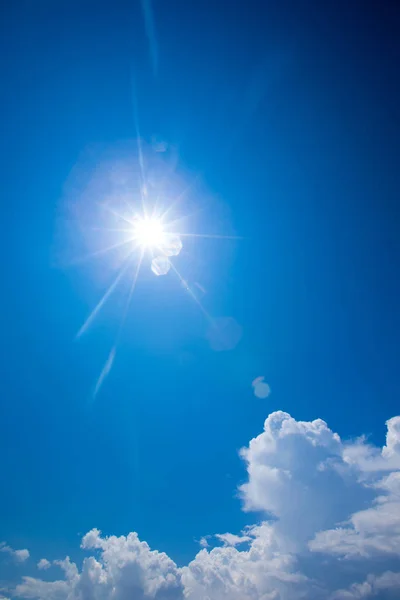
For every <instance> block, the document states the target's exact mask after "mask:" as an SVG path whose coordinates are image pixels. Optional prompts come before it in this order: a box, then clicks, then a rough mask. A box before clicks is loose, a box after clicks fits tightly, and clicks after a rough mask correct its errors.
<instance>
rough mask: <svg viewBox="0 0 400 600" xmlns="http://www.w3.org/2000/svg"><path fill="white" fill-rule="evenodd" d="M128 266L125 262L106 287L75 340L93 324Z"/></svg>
mask: <svg viewBox="0 0 400 600" xmlns="http://www.w3.org/2000/svg"><path fill="white" fill-rule="evenodd" d="M131 254H132V253H131ZM128 266H129V261H127V262H126V264H125V265H124V266H123V267H122V268H121V269H120V272H119V273H118V275H117V276H116V278H115V279H114V281H113V282H112V283H111V284H110V286H109V287H108V289H107V290H106V291H105V293H104V294H103V296H102V298H101V299H100V300H99V302H98V303H97V304H96V306H95V307H94V309H93V310H92V312H91V313H90V315H89V316H88V318H87V319H86V321H85V322H84V324H83V325H82V327H81V328H80V329H79V331H78V333H77V334H76V338H77V339H78V338H80V337H81V335H82V334H83V333H85V331H86V330H87V329H88V327H89V326H90V325H91V323H93V320H94V319H95V317H96V315H97V314H98V312H99V310H100V309H101V308H102V307H103V306H104V304H105V302H106V301H107V299H108V298H109V297H110V296H111V294H112V292H113V291H114V290H115V288H116V287H117V285H118V283H119V282H120V281H121V279H122V277H123V275H124V274H125V273H126V270H127V268H128Z"/></svg>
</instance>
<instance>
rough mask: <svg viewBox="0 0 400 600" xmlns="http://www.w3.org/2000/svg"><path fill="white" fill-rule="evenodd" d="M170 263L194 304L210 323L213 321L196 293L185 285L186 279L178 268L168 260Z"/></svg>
mask: <svg viewBox="0 0 400 600" xmlns="http://www.w3.org/2000/svg"><path fill="white" fill-rule="evenodd" d="M170 264H171V269H172V270H173V271H174V272H175V273H176V275H177V276H178V278H179V280H180V282H181V283H182V284H183V285H184V287H185V289H186V291H187V293H188V294H189V296H191V298H193V300H194V301H195V302H196V304H197V305H198V307H199V308H200V310H201V311H202V313H203V314H204V315H205V316H206V317H207V319H208V320H209V321H210V323H214V320H213V318H212V316H211V315H210V314H209V313H208V312H207V311H206V309H205V308H204V306H203V305H202V303H201V302H200V300H199V299H198V298H196V295H195V294H194V293H193V292H192V290H191V289H190V287H189V286H188V285H187V283H186V281H185V280H184V279H183V277H182V275H181V274H180V273H179V271H178V269H177V268H176V267H175V265H174V264H173V263H172V262H170Z"/></svg>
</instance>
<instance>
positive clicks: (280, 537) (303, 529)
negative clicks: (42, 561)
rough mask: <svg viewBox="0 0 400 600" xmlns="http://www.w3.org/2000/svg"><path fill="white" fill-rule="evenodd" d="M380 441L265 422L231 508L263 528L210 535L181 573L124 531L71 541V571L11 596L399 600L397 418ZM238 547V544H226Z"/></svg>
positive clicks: (66, 564)
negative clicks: (259, 517)
mask: <svg viewBox="0 0 400 600" xmlns="http://www.w3.org/2000/svg"><path fill="white" fill-rule="evenodd" d="M387 427H388V433H387V437H386V444H385V446H384V447H383V448H377V447H375V446H372V445H371V444H368V443H367V441H366V440H365V439H364V438H359V439H357V440H355V441H353V442H346V443H345V442H343V441H342V440H341V439H340V437H339V436H338V435H337V434H336V433H334V432H332V431H331V430H330V429H329V427H328V426H327V424H326V423H325V422H324V421H322V420H320V419H317V420H315V421H312V422H302V421H296V420H295V419H293V418H292V417H291V416H290V415H288V414H286V413H283V412H275V413H272V414H271V415H269V417H268V418H267V419H266V421H265V424H264V429H263V431H262V433H260V434H259V435H258V436H257V437H256V438H254V439H252V440H251V441H250V443H249V445H248V447H246V448H245V449H243V450H242V451H241V456H242V457H243V459H244V461H245V464H246V468H247V475H248V477H247V481H246V483H244V484H243V485H242V486H241V487H240V494H241V497H242V499H243V508H244V510H246V511H251V510H257V511H261V513H263V514H264V521H263V522H261V523H260V524H258V525H255V526H253V527H249V528H246V529H245V531H244V532H242V533H241V534H240V535H236V534H234V533H224V534H216V535H215V536H214V538H215V539H217V540H219V541H220V542H222V543H223V546H221V547H217V548H213V549H212V550H209V548H208V540H209V537H210V536H204V537H203V538H201V539H200V542H199V543H200V545H202V546H203V549H202V550H200V552H199V553H198V554H197V556H196V557H195V558H194V560H193V561H192V562H190V563H189V564H188V565H187V566H185V567H183V568H178V567H177V565H176V564H175V563H174V562H173V561H172V560H171V559H170V558H169V557H168V556H167V555H166V554H164V553H162V552H158V551H156V550H151V549H150V548H149V546H148V545H147V544H146V542H142V541H140V539H139V537H138V535H137V534H136V533H130V534H129V535H127V536H120V537H116V536H110V537H104V536H102V535H101V533H100V531H98V530H97V529H93V530H92V531H90V532H88V533H87V534H86V535H85V536H84V537H83V539H82V544H81V547H82V549H83V550H84V551H86V552H90V554H91V555H90V556H88V557H86V558H85V559H84V561H83V564H82V566H81V567H80V568H78V566H77V565H75V564H74V563H72V562H71V561H70V560H69V559H68V558H67V559H65V560H64V561H56V564H57V565H58V566H59V567H60V568H61V569H62V570H63V572H64V577H63V579H62V580H57V581H52V582H50V581H46V582H45V581H41V580H40V579H34V578H29V577H25V578H24V580H23V582H22V583H21V584H20V585H18V586H17V588H16V590H15V595H16V596H20V597H25V598H39V599H41V600H204V599H205V598H208V599H209V600H297V599H299V600H300V599H305V598H307V600H340V599H343V600H345V599H348V600H349V599H354V600H355V599H362V598H375V599H376V600H378V599H379V600H383V599H384V598H385V599H386V598H387V599H389V598H398V597H399V596H400V587H399V580H400V472H399V469H400V462H399V443H400V442H399V440H400V434H399V431H400V419H399V418H397V417H396V418H394V419H390V420H389V421H388V422H387ZM243 542H246V543H247V544H246V546H245V547H241V548H240V549H239V548H238V547H236V546H239V544H241V543H243Z"/></svg>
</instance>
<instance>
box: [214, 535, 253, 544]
mask: <svg viewBox="0 0 400 600" xmlns="http://www.w3.org/2000/svg"><path fill="white" fill-rule="evenodd" d="M215 537H216V538H217V539H218V540H219V541H220V542H222V543H223V544H224V545H225V546H239V545H240V544H244V543H245V542H249V541H250V540H251V537H250V536H249V535H235V534H234V533H217V534H216V535H215Z"/></svg>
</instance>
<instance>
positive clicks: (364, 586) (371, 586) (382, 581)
mask: <svg viewBox="0 0 400 600" xmlns="http://www.w3.org/2000/svg"><path fill="white" fill-rule="evenodd" d="M382 592H383V593H384V594H385V598H392V599H393V600H395V599H397V598H398V597H399V593H400V573H392V572H391V571H386V573H383V574H382V575H380V576H379V577H375V576H374V575H369V576H368V577H367V579H366V580H365V581H363V582H362V583H354V584H353V585H351V586H350V588H349V589H348V590H338V591H337V592H334V593H333V594H332V596H331V597H330V600H361V599H362V598H377V597H378V596H380V597H382Z"/></svg>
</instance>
